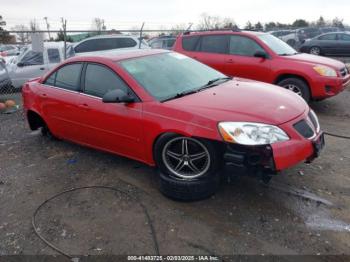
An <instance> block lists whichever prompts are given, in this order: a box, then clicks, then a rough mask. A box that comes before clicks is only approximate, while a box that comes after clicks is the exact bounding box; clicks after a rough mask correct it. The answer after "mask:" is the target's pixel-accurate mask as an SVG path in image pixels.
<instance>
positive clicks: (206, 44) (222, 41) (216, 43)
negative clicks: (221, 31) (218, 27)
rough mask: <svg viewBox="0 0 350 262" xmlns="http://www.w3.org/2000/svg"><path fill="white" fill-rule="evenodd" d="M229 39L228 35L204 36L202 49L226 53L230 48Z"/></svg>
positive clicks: (203, 50)
mask: <svg viewBox="0 0 350 262" xmlns="http://www.w3.org/2000/svg"><path fill="white" fill-rule="evenodd" d="M228 39H229V38H228V36H226V35H210V36H203V37H202V41H201V51H202V52H208V53H217V54H225V53H227V50H228Z"/></svg>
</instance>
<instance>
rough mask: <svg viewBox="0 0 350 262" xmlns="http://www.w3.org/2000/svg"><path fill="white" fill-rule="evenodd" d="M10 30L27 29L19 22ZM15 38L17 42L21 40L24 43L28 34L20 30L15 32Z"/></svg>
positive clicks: (27, 38)
mask: <svg viewBox="0 0 350 262" xmlns="http://www.w3.org/2000/svg"><path fill="white" fill-rule="evenodd" d="M12 30H15V31H29V29H28V27H27V26H25V25H23V24H20V25H15V26H14V27H13V28H12ZM17 39H18V41H19V42H21V43H22V44H25V43H26V42H28V41H29V34H28V33H27V32H20V33H17Z"/></svg>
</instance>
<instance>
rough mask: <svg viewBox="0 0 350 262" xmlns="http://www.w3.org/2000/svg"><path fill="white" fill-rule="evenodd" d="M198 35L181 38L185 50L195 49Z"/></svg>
mask: <svg viewBox="0 0 350 262" xmlns="http://www.w3.org/2000/svg"><path fill="white" fill-rule="evenodd" d="M199 39H200V37H199V36H184V37H183V38H182V47H183V49H184V50H186V51H195V50H196V49H197V45H198V42H199Z"/></svg>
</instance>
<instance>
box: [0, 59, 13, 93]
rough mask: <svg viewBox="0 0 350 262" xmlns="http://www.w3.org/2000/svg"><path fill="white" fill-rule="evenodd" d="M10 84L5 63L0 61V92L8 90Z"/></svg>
mask: <svg viewBox="0 0 350 262" xmlns="http://www.w3.org/2000/svg"><path fill="white" fill-rule="evenodd" d="M11 86H12V85H11V79H10V77H9V75H8V72H7V69H6V65H5V64H4V63H3V62H2V61H0V93H5V92H7V91H10V89H11Z"/></svg>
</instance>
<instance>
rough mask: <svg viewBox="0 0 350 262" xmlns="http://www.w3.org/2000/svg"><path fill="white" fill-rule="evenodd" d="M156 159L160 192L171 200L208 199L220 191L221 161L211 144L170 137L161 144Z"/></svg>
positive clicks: (161, 138) (166, 136)
mask: <svg viewBox="0 0 350 262" xmlns="http://www.w3.org/2000/svg"><path fill="white" fill-rule="evenodd" d="M154 158H155V162H156V164H157V167H158V170H159V188H160V191H161V192H162V193H163V194H164V195H165V196H167V197H169V198H171V199H175V200H181V201H195V200H200V199H205V198H208V197H210V196H212V195H213V194H215V192H216V191H217V190H218V188H219V185H220V172H219V171H220V158H219V153H218V150H217V149H216V148H215V146H214V145H213V143H211V142H208V141H206V140H202V139H196V138H190V137H184V136H180V135H178V134H173V133H168V134H165V135H163V136H161V137H160V138H159V139H158V140H157V142H156V144H155V147H154Z"/></svg>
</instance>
